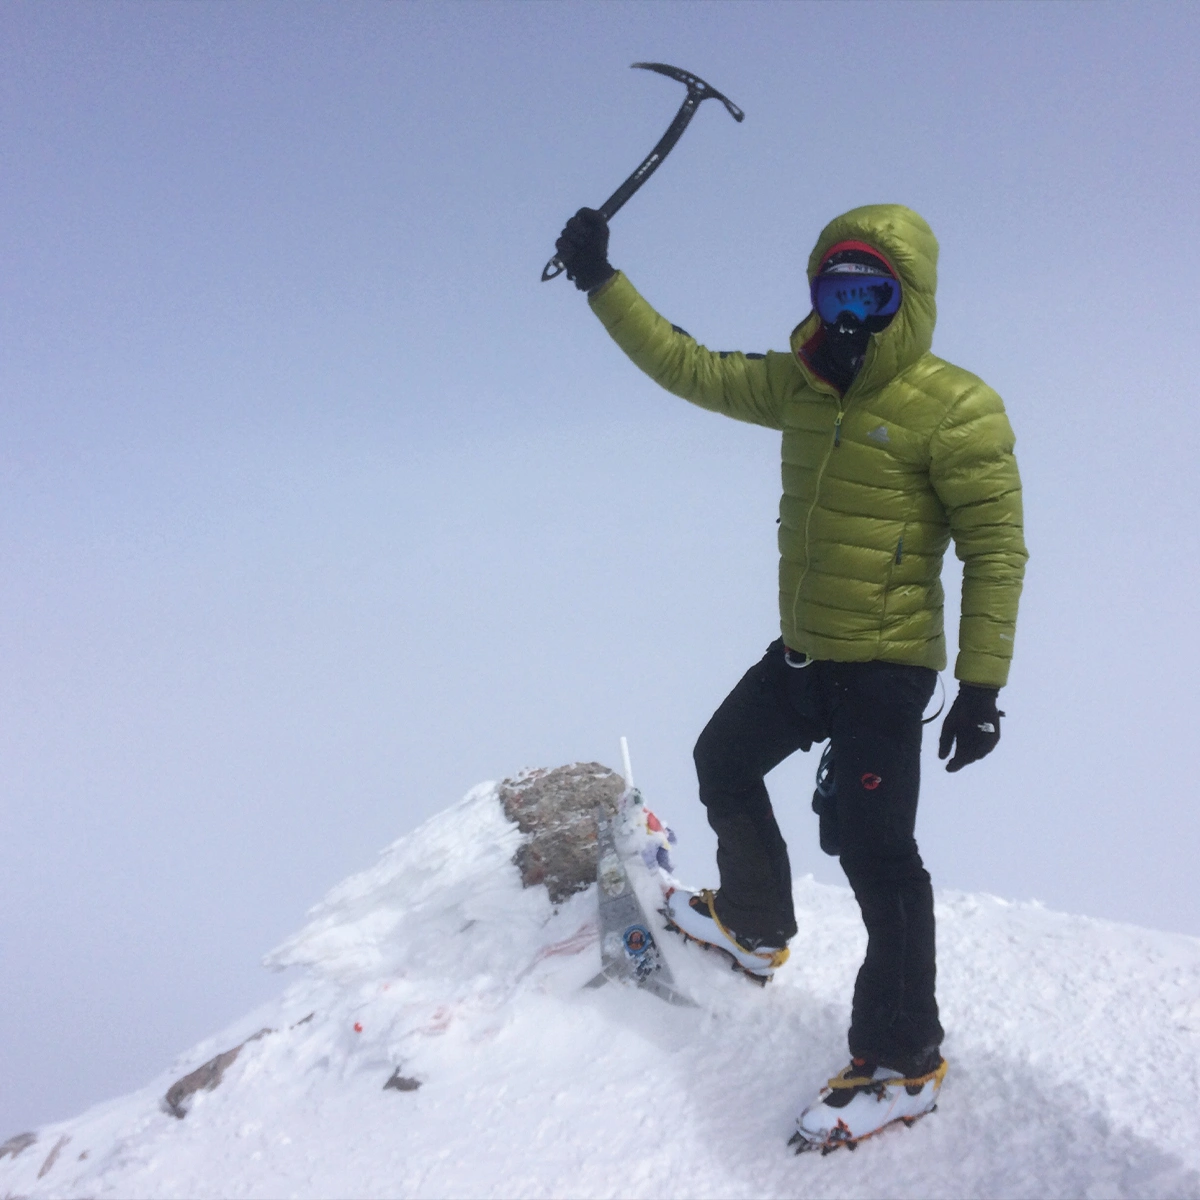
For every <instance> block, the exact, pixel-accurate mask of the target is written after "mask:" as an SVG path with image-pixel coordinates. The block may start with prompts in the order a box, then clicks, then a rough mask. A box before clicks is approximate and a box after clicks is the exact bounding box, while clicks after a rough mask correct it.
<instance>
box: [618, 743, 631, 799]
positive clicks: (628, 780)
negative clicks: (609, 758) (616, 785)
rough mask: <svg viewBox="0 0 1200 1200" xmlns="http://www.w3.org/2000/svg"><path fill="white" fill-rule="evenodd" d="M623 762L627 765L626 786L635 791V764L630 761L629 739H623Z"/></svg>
mask: <svg viewBox="0 0 1200 1200" xmlns="http://www.w3.org/2000/svg"><path fill="white" fill-rule="evenodd" d="M621 761H622V762H623V763H624V764H625V786H626V788H628V789H629V791H633V764H632V763H631V762H630V761H629V739H628V738H624V737H623V738H621Z"/></svg>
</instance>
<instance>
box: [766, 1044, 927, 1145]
mask: <svg viewBox="0 0 1200 1200" xmlns="http://www.w3.org/2000/svg"><path fill="white" fill-rule="evenodd" d="M905 1066H906V1067H907V1068H908V1069H907V1070H896V1069H894V1068H892V1067H883V1066H879V1065H878V1064H877V1063H871V1062H867V1061H866V1060H865V1059H862V1058H852V1059H851V1060H850V1065H849V1066H848V1067H847V1068H846V1069H845V1070H844V1071H842V1072H841V1073H840V1074H839V1075H835V1076H834V1077H833V1078H832V1079H831V1080H830V1081H829V1084H828V1086H827V1087H823V1088H822V1089H821V1094H820V1095H819V1096H818V1097H817V1099H816V1100H815V1101H814V1102H813V1103H812V1104H810V1105H809V1106H808V1107H807V1108H806V1109H805V1110H804V1111H803V1112H802V1113H801V1114H800V1117H799V1119H798V1120H797V1122H796V1124H797V1129H796V1132H795V1133H794V1134H792V1137H791V1140H790V1141H789V1142H788V1145H789V1146H795V1147H796V1153H797V1154H803V1153H804V1152H805V1151H808V1150H820V1151H821V1153H822V1154H828V1153H829V1152H830V1151H831V1150H836V1149H837V1148H838V1147H839V1146H845V1147H846V1148H847V1149H849V1150H854V1149H855V1148H856V1147H857V1146H858V1143H859V1142H860V1141H862V1139H863V1138H866V1137H870V1136H871V1135H872V1134H873V1133H878V1132H879V1131H880V1130H881V1129H883V1128H885V1127H886V1126H888V1125H892V1124H894V1123H895V1122H897V1121H903V1122H904V1124H905V1125H911V1124H912V1123H913V1122H914V1121H916V1120H917V1119H918V1118H919V1117H923V1116H924V1115H925V1114H926V1113H928V1112H932V1111H933V1110H934V1109H935V1108H936V1107H937V1098H938V1093H939V1092H940V1091H941V1089H942V1080H943V1079H945V1077H946V1060H945V1059H944V1058H942V1056H941V1055H940V1054H938V1053H937V1051H932V1052H931V1053H929V1054H927V1055H925V1056H924V1057H923V1060H921V1061H914V1062H913V1063H910V1064H905Z"/></svg>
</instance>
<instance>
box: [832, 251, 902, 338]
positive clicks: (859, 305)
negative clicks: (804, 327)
mask: <svg viewBox="0 0 1200 1200" xmlns="http://www.w3.org/2000/svg"><path fill="white" fill-rule="evenodd" d="M845 265H846V266H858V264H857V263H847V264H845ZM812 299H813V308H815V309H816V310H817V312H818V314H819V315H820V317H821V320H822V321H824V322H825V323H826V324H827V325H832V324H833V323H834V322H835V321H836V320H837V319H838V317H839V316H840V315H841V314H842V313H844V312H849V313H853V314H854V315H855V316H856V317H857V318H858V319H859V320H860V321H865V320H866V319H867V317H890V316H891V315H892V313H894V312H895V311H896V310H897V309H898V308H899V307H900V281H899V280H897V279H893V278H892V277H891V276H890V275H881V274H879V273H878V272H876V271H872V270H871V269H870V268H869V267H867V268H865V269H864V268H860V269H859V270H857V271H846V270H844V269H843V270H837V269H836V268H835V269H834V270H833V271H831V272H829V273H828V274H826V275H818V276H817V277H816V279H814V280H813V284H812Z"/></svg>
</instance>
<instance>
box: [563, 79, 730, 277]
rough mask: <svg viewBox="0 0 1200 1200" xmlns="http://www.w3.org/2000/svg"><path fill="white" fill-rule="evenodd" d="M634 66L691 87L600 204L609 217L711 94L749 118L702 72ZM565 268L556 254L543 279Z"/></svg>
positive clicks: (667, 151) (653, 168)
mask: <svg viewBox="0 0 1200 1200" xmlns="http://www.w3.org/2000/svg"><path fill="white" fill-rule="evenodd" d="M633 66H634V67H638V68H640V69H641V70H643V71H657V72H658V73H659V74H660V75H666V76H667V77H668V78H669V79H678V80H679V82H680V83H682V84H684V85H685V86H686V88H687V90H688V91H687V98H686V99H685V100H684V102H683V103H682V104H681V105H680V106H679V111H678V112H677V113H676V114H675V119H674V120H673V121H672V122H671V124H670V125H669V126H668V127H667V132H666V133H664V134H663V135H662V137H660V138H659V139H658V142H657V143H656V144H655V147H654V149H653V150H651V151H650V153H649V154H647V155H646V157H645V158H643V159H642V161H641V162H640V163H639V164H638V166H637V169H636V170H635V171H634V172H633V174H632V175H630V176H629V178H628V179H626V180H625V182H624V183H623V184H621V186H620V187H619V188H617V190H616V191H615V192H613V194H612V195H611V196H609V198H608V199H607V200H605V202H604V203H603V204H602V205H600V209H599V212H600V215H601V216H603V217H604V219H605V220H606V221H611V220H612V219H613V217H615V216H616V215H617V213H618V212H619V211H620V210H621V208H622V206H623V205H624V204H625V202H626V201H627V200H628V199H629V197H630V196H632V195H633V194H634V192H636V191H637V190H638V188H640V187H641V186H642V184H643V183H645V182H646V180H647V179H649V178H650V176H651V175H653V174H654V172H655V171H657V170H658V168H659V165H660V164H661V163H662V160H663V159H664V158H666V157H667V155H668V154H670V153H671V148H672V147H673V146H674V145H675V143H676V142H677V141H679V139H680V138H681V137H682V136H683V131H684V130H685V129H686V128H687V127H688V122H689V121H690V120H691V119H692V116H693V114H694V113H695V111H696V109H697V108H699V107H700V103H701V101H703V100H708V99H709V98H710V97H711V98H712V99H714V100H720V101H721V103H722V104H724V105H725V107H726V108H727V109H728V110H729V115H730V116H731V117H733V119H734V120H735V121H742V120H745V117H746V114H745V113H744V112H742V110H741V109H740V108H738V106H737V105H736V104H734V102H733V101H732V100H730V99H729V97H728V96H723V95H722V94H721V93H720V92H718V91H717V89H716V88H714V87H711V86H710V85H709V84H707V83H705V82H704V80H703V79H701V78H700V77H699V76H698V75H693V74H692V73H691V72H690V71H684V70H683V69H682V68H680V67H669V66H667V64H666V63H634V64H633ZM564 270H565V268H564V266H563V264H562V262H561V261H560V260H559V258H558V256H557V255H555V256H554V257H553V258H552V259H551V260H550V261H549V262H548V263H547V264H546V265H545V267H544V268H543V270H542V282H543V283H545V282H546V280H547V279H554V278H555V277H556V276H558V275H561V274H562V273H563V271H564Z"/></svg>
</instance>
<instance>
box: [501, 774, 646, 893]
mask: <svg viewBox="0 0 1200 1200" xmlns="http://www.w3.org/2000/svg"><path fill="white" fill-rule="evenodd" d="M624 790H625V780H624V779H623V778H622V777H621V776H620V775H618V774H617V773H616V772H615V771H613V770H610V769H609V768H608V767H605V766H601V764H600V763H571V764H570V765H568V766H565V767H555V768H554V769H553V770H547V769H545V768H542V769H540V770H536V771H527V772H525V773H523V774H521V775H518V776H517V778H515V779H506V780H504V782H503V783H501V784H500V788H499V792H500V803H501V804H502V805H503V806H504V811H505V813H506V814H507V815H508V817H509V819H510V820H513V821H515V822H516V823H517V825H518V827H519V828H520V830H521V832H522V833H523V834H525V835H526V836H525V840H524V841H523V842H522V843H521V846H520V849H518V851H517V853H516V855H515V857H514V860H513V861H514V862H515V863H516V864H517V866H518V868H520V871H521V882H522V883H523V884H524V885H525V886H526V887H535V886H537V885H538V884H545V885H546V890H547V891H548V892H549V893H550V899H551V900H552V901H554V903H555V904H558V903H560V902H561V901H563V900H566V899H567V898H568V897H569V896H572V895H574V894H575V893H576V892H581V891H583V889H584V888H586V887H588V886H590V885H591V884H593V883H595V882H596V809H597V808H598V807H599V808H603V809H604V810H605V812H607V813H608V815H609V816H615V815H616V811H617V801H618V800H619V799H620V797H621V793H622V792H624Z"/></svg>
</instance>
